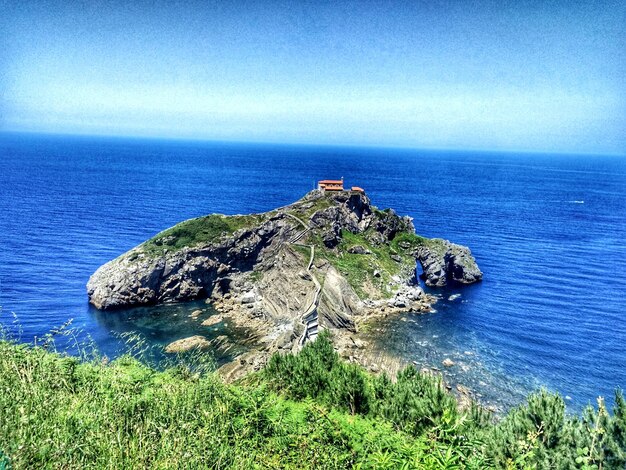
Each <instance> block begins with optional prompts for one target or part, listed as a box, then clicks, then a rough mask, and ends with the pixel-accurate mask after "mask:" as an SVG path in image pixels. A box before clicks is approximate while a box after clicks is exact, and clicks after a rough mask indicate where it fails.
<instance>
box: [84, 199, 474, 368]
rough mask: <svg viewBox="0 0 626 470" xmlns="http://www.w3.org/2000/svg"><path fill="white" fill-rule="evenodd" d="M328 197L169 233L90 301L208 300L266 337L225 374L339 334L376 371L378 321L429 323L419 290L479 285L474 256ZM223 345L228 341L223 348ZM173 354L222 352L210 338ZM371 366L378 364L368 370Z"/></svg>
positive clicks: (101, 281) (113, 265)
mask: <svg viewBox="0 0 626 470" xmlns="http://www.w3.org/2000/svg"><path fill="white" fill-rule="evenodd" d="M356 189H358V190H354V191H324V190H323V189H318V190H314V191H311V192H310V193H308V194H306V195H305V196H304V197H303V198H302V199H300V200H299V201H297V202H295V203H293V204H291V205H288V206H285V207H282V208H279V209H276V210H273V211H270V212H266V213H262V214H251V215H232V216H225V215H219V214H212V215H209V216H206V217H199V218H195V219H191V220H187V221H184V222H182V223H180V224H178V225H175V226H174V227H172V228H169V229H167V230H165V231H163V232H161V233H159V234H158V235H156V236H155V237H153V238H151V239H150V240H148V241H146V242H144V243H142V244H141V245H139V246H137V247H135V248H133V249H131V250H130V251H128V252H127V253H124V254H123V255H121V256H120V257H118V258H116V259H114V260H112V261H110V262H108V263H106V264H105V265H103V266H101V267H100V268H99V269H98V270H97V271H96V272H95V273H94V274H93V275H92V276H91V278H90V279H89V282H88V284H87V292H88V295H89V301H90V303H91V304H93V305H94V306H95V307H97V308H99V309H103V310H111V309H121V308H128V307H134V306H140V305H150V304H158V303H165V302H182V301H189V300H194V299H200V298H207V302H210V303H212V304H213V306H214V307H215V309H216V310H217V311H218V312H219V315H218V316H214V317H212V318H210V319H209V320H207V321H206V323H207V326H210V325H209V324H215V323H217V322H219V321H222V320H224V319H228V320H229V321H231V322H233V323H234V324H237V325H241V326H247V327H250V328H251V331H254V332H255V340H256V343H257V344H256V347H255V348H254V350H253V351H252V352H250V353H247V354H245V355H244V356H243V357H240V358H238V360H236V361H234V362H233V363H231V364H228V365H227V366H225V367H223V368H222V369H223V372H224V373H225V375H227V376H231V377H232V376H239V375H240V374H241V373H243V372H245V371H246V370H250V369H257V368H259V367H261V366H262V365H263V363H264V361H265V359H266V358H267V357H268V356H269V354H271V353H272V352H274V351H277V350H285V351H293V350H297V349H298V348H300V347H301V346H302V345H303V344H304V343H306V342H307V341H310V340H312V339H314V338H315V337H316V335H317V332H318V330H319V329H328V330H331V331H332V332H333V334H334V336H335V338H336V339H337V347H338V349H339V350H340V353H342V355H344V356H346V357H350V358H352V359H353V360H355V361H357V362H361V363H364V362H367V360H366V358H365V356H366V355H359V354H357V353H355V352H354V350H355V349H357V350H358V349H363V344H362V341H361V340H359V339H358V338H357V337H356V334H357V332H358V330H359V325H360V324H361V323H363V322H364V321H365V320H367V319H369V318H372V317H375V316H376V315H381V314H383V315H386V314H390V313H394V312H400V311H414V312H426V311H429V310H430V306H431V305H432V304H433V303H434V298H433V297H431V296H429V295H427V294H425V293H424V291H423V290H422V289H421V288H420V287H419V284H418V282H417V277H416V261H417V262H419V263H420V264H421V266H422V268H423V275H422V276H423V279H424V282H425V284H426V285H428V286H444V285H446V284H449V283H462V284H469V283H473V282H476V281H479V280H480V279H481V278H482V273H481V271H480V270H479V268H478V266H477V265H476V262H475V260H474V258H473V257H472V255H471V252H470V250H469V249H468V248H466V247H463V246H460V245H456V244H453V243H450V242H449V241H446V240H442V239H427V238H423V237H420V236H418V235H416V233H415V228H414V226H413V222H412V220H411V218H410V217H401V216H399V215H397V214H396V213H395V212H394V211H393V210H391V209H386V210H380V209H378V208H377V207H375V206H373V205H372V204H371V202H370V200H369V198H368V197H367V196H366V195H365V193H364V192H363V191H362V190H360V188H356ZM222 341H223V340H222ZM177 343H179V344H178V345H176V344H174V343H173V344H172V345H170V346H169V347H168V349H169V350H170V351H175V350H177V347H180V348H182V349H184V348H186V347H187V346H189V347H207V348H208V347H211V343H210V342H208V341H205V340H204V339H203V337H202V336H196V337H192V338H189V339H188V341H185V340H181V342H177ZM364 365H367V364H364Z"/></svg>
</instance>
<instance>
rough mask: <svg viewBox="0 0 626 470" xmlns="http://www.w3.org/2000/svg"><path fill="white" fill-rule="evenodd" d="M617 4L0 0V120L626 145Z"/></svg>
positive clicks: (535, 147)
mask: <svg viewBox="0 0 626 470" xmlns="http://www.w3.org/2000/svg"><path fill="white" fill-rule="evenodd" d="M625 25H626V2H624V1H616V2H612V1H606V2H581V3H578V2H575V1H562V2H524V1H510V2H507V1H502V2H498V1H493V2H486V1H485V2H482V1H474V2H472V1H459V2H438V1H432V2H402V1H395V2H392V1H388V2H367V1H364V0H361V1H354V2H341V1H337V2H334V1H320V2H305V1H304V2H297V1H285V2H262V1H256V2H254V1H249V2H246V1H223V0H220V1H215V2H213V1H204V2H200V1H198V2H186V1H172V2H159V1H152V2H145V3H141V2H135V1H120V2H113V1H110V2H109V1H99V0H83V1H72V0H65V1H61V0H58V1H55V0H52V1H45V0H41V1H28V0H23V1H20V2H17V1H4V2H3V1H2V0H0V49H1V50H0V130H23V131H44V132H61V133H83V134H84V133H93V134H115V135H140V136H163V137H182V138H187V137H189V138H200V139H217V140H244V141H269V142H306V143H321V144H354V145H381V146H409V147H437V148H473V149H475V148H484V149H516V150H520V149H521V150H531V151H558V152H568V151H571V152H597V153H619V154H626V93H625V90H626V78H625V77H626V26H625Z"/></svg>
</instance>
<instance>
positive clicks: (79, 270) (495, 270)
mask: <svg viewBox="0 0 626 470" xmlns="http://www.w3.org/2000/svg"><path fill="white" fill-rule="evenodd" d="M341 176H344V177H345V178H346V182H347V184H354V185H359V186H362V187H364V188H365V189H366V191H367V193H368V195H369V196H370V198H371V199H372V201H373V202H374V204H376V205H378V206H379V207H383V208H384V207H393V208H394V209H396V210H397V212H398V213H400V214H408V215H410V216H412V217H414V219H415V226H416V229H417V232H418V233H419V234H421V235H424V236H429V237H434V236H438V237H444V238H448V239H450V240H453V241H455V242H457V243H461V244H466V245H469V246H470V247H471V249H472V251H473V253H474V255H475V257H476V259H477V261H478V263H479V265H480V267H481V268H482V270H483V271H484V273H485V278H484V281H483V282H482V283H480V284H478V285H474V286H470V287H465V288H457V289H451V290H446V291H434V292H435V293H436V294H437V295H439V296H440V297H441V300H440V302H439V303H438V304H437V305H436V309H437V313H433V314H428V315H421V316H420V315H403V316H398V317H394V318H388V319H386V320H385V321H384V322H382V323H381V324H380V325H379V327H378V328H376V329H375V330H374V332H373V334H374V336H375V337H376V338H377V339H379V340H380V345H381V348H382V347H384V348H385V349H386V350H387V352H390V353H393V354H397V355H399V356H401V357H402V358H404V359H406V360H409V361H415V362H416V363H417V364H419V365H426V366H440V363H441V360H442V359H443V358H445V357H450V358H452V359H453V360H454V361H455V362H456V363H457V365H456V366H455V367H453V368H450V369H449V370H446V371H445V373H446V374H447V375H448V376H449V378H450V379H451V380H452V381H454V380H457V381H458V382H461V383H464V384H468V385H470V386H471V387H472V388H474V389H476V390H477V391H478V392H479V393H480V394H481V398H483V399H484V400H485V401H486V402H489V403H495V404H498V405H501V406H509V405H511V404H514V403H516V402H518V401H519V400H521V399H522V397H523V395H524V394H525V393H527V392H528V391H529V390H531V389H533V388H536V387H538V386H547V387H548V388H550V389H552V390H557V391H559V392H561V393H562V394H563V395H564V396H567V397H568V403H569V404H570V407H571V409H573V410H576V409H579V408H580V407H582V406H584V405H585V404H587V403H589V402H594V400H595V397H596V396H597V395H604V396H607V397H608V396H610V395H611V394H612V393H613V390H614V388H615V387H616V386H621V387H626V348H624V344H625V342H626V294H625V291H624V289H625V288H626V159H623V158H618V157H602V156H575V155H539V154H514V153H508V154H504V153H485V152H451V151H417V150H412V151H408V150H390V149H360V148H330V147H295V146H272V145H243V144H220V143H202V142H182V141H158V140H132V139H113V138H95V137H65V136H45V135H27V134H21V135H20V134H1V135H0V234H1V235H0V306H2V311H1V312H0V321H1V322H2V323H4V324H5V325H9V326H11V325H13V322H14V319H13V314H14V315H15V316H16V317H17V319H18V322H17V323H16V325H18V324H19V327H15V328H16V330H19V331H18V332H17V334H20V335H21V339H22V340H23V341H32V340H33V338H34V337H35V336H41V335H43V334H45V333H46V332H48V331H49V330H50V329H51V328H53V327H55V326H59V325H61V324H63V323H64V322H65V321H67V320H68V319H70V318H71V319H73V320H74V323H73V324H74V326H76V327H79V328H81V329H82V330H83V331H84V332H85V333H86V334H89V335H90V336H91V337H92V338H93V339H94V341H95V342H96V343H97V344H98V346H99V347H100V349H101V350H102V351H103V352H105V353H106V354H108V355H110V356H114V355H115V354H117V353H119V351H120V340H119V339H118V338H116V336H115V335H114V334H113V333H114V332H117V333H119V332H124V331H131V330H136V331H139V332H141V333H142V334H144V335H146V336H147V337H148V338H150V339H151V341H154V342H155V343H158V344H165V343H167V342H168V341H171V340H173V339H177V338H179V337H182V336H186V335H189V334H190V333H195V332H202V333H203V334H214V335H217V334H222V333H224V332H225V333H228V328H226V329H225V330H224V331H221V330H219V331H218V330H211V332H207V331H204V330H206V328H205V327H202V326H201V325H200V322H199V321H197V320H193V319H191V318H189V316H188V313H189V312H190V311H191V310H193V309H196V308H198V305H199V304H197V303H196V304H193V305H177V306H165V307H161V308H152V309H142V310H134V311H130V312H122V313H109V312H105V313H103V312H98V311H96V310H94V309H93V308H90V307H89V306H88V304H87V297H86V293H85V283H86V282H87V279H88V278H89V276H90V274H91V273H92V272H93V271H94V270H95V269H96V268H98V266H100V265H101V264H103V263H104V262H106V261H108V260H110V259H112V258H114V257H116V256H118V255H119V254H121V253H122V252H124V251H126V250H128V249H129V248H131V247H133V246H135V245H136V244H138V243H140V242H142V241H144V240H145V239H146V238H148V237H151V236H152V235H154V234H155V233H157V232H159V231H160V230H162V229H164V228H166V227H169V226H171V225H173V224H175V223H177V222H179V221H181V220H184V219H187V218H190V217H195V216H199V215H203V214H207V213H211V212H221V213H225V214H234V213H249V212H260V211H266V210H270V209H273V208H275V207H277V206H282V205H285V204H288V203H290V202H292V201H294V200H296V199H298V198H300V197H301V196H302V195H303V194H304V193H306V192H307V191H309V190H310V189H312V188H313V187H314V184H315V181H316V180H318V179H322V178H335V177H337V178H338V177H341ZM455 294H460V296H459V297H455ZM202 306H205V304H202ZM209 314H210V311H208V312H207V313H206V314H205V315H209ZM14 331H15V330H14Z"/></svg>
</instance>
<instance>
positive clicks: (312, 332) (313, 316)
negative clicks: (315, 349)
mask: <svg viewBox="0 0 626 470" xmlns="http://www.w3.org/2000/svg"><path fill="white" fill-rule="evenodd" d="M286 215H287V216H288V217H291V218H292V219H294V220H296V221H297V222H298V223H300V224H301V225H302V226H303V227H304V230H303V231H302V232H299V233H297V234H296V235H295V236H293V237H292V238H291V239H290V240H289V243H291V244H292V245H296V246H304V247H308V248H309V249H310V250H311V256H310V258H309V264H308V265H307V268H306V271H307V272H308V273H309V275H310V276H311V279H312V280H313V283H314V284H315V295H314V296H313V302H311V305H309V307H308V308H307V309H306V310H305V311H304V313H303V314H302V315H301V316H300V321H301V322H302V324H303V325H304V333H303V334H302V336H301V337H300V340H299V341H298V347H299V348H302V346H304V345H305V344H306V342H307V341H315V338H317V333H318V332H319V329H320V326H319V321H318V315H317V307H318V305H319V300H320V294H321V292H322V285H321V284H320V283H319V281H318V280H317V277H316V276H315V274H314V273H313V271H311V268H312V267H313V259H314V258H315V245H305V244H303V243H298V241H300V240H301V239H302V237H304V236H305V235H306V234H307V233H308V232H309V230H311V227H309V226H308V225H307V224H305V223H304V222H303V221H302V219H300V218H299V217H296V216H295V215H292V214H286Z"/></svg>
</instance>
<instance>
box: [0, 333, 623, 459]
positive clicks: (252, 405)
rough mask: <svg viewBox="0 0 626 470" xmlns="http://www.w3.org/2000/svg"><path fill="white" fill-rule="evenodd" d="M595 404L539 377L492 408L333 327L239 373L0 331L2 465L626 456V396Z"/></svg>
mask: <svg viewBox="0 0 626 470" xmlns="http://www.w3.org/2000/svg"><path fill="white" fill-rule="evenodd" d="M599 404H600V406H599V407H598V408H596V409H594V408H592V407H589V408H588V409H587V410H586V411H585V412H584V413H583V415H582V416H580V417H575V416H568V415H567V414H566V413H565V405H564V402H563V400H562V399H561V398H560V397H559V396H558V395H554V394H550V393H547V392H545V391H541V392H538V393H536V394H533V395H531V396H530V397H529V398H528V402H527V403H526V404H523V405H521V406H519V407H517V408H515V409H513V410H511V411H510V412H509V413H508V414H507V415H506V416H505V417H503V418H502V419H501V420H499V421H498V422H494V420H493V418H492V417H490V416H489V415H488V414H486V413H485V412H484V411H482V410H481V409H480V408H478V407H476V406H471V407H470V409H468V410H460V409H459V407H458V405H457V402H456V400H455V399H454V397H453V396H452V395H450V394H448V393H447V392H446V391H445V389H444V388H443V387H442V384H441V382H440V379H439V378H438V377H436V376H429V375H423V374H421V373H419V372H417V371H416V370H414V369H413V368H407V369H405V370H404V371H402V372H401V373H400V374H399V375H398V377H397V380H390V379H389V378H387V377H385V376H384V375H379V376H373V375H370V374H368V373H366V372H364V370H363V369H361V368H359V367H358V366H356V365H353V364H348V363H346V362H344V361H342V360H341V359H340V358H339V357H338V356H337V354H336V353H335V351H334V349H333V346H332V343H331V340H330V338H329V336H328V335H327V334H322V335H320V337H319V338H318V340H317V341H315V342H313V343H309V344H307V345H306V346H305V347H304V349H303V350H302V351H301V352H300V353H299V354H298V355H291V354H287V355H275V356H273V358H272V359H271V360H270V362H269V364H268V366H267V367H266V368H265V369H264V370H262V371H261V372H259V373H256V374H253V375H251V376H248V377H247V378H246V379H245V381H244V382H241V383H239V384H236V385H226V384H224V383H223V382H222V381H221V380H220V379H219V378H218V377H217V376H216V375H215V374H214V373H210V372H208V373H202V372H201V371H198V370H197V368H195V367H194V364H193V363H189V362H188V361H181V362H180V363H179V364H178V365H173V366H171V367H168V368H166V369H165V370H164V371H157V370H155V369H153V368H150V367H148V366H146V365H144V364H143V363H142V362H140V361H139V360H137V359H134V358H133V357H131V356H129V355H127V356H124V357H121V358H119V359H117V360H115V361H113V362H111V363H108V362H107V361H106V360H103V359H102V358H96V359H92V360H89V361H80V360H79V359H77V358H74V357H67V356H63V355H59V354H56V353H54V352H50V351H47V350H46V349H45V348H42V347H31V346H27V345H23V344H22V345H21V344H17V343H14V342H11V341H0V468H5V469H6V468H14V469H22V468H81V469H83V468H238V469H239V468H375V469H380V468H405V469H409V468H425V469H457V468H469V469H485V468H511V469H513V468H519V469H526V468H529V469H530V468H540V469H543V468H546V469H547V468H550V469H592V468H597V469H599V468H602V469H617V468H624V465H625V464H626V403H625V402H624V399H623V397H622V394H621V392H617V394H616V405H615V409H614V411H613V413H609V412H608V411H607V410H606V409H605V407H604V405H603V403H602V401H599Z"/></svg>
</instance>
